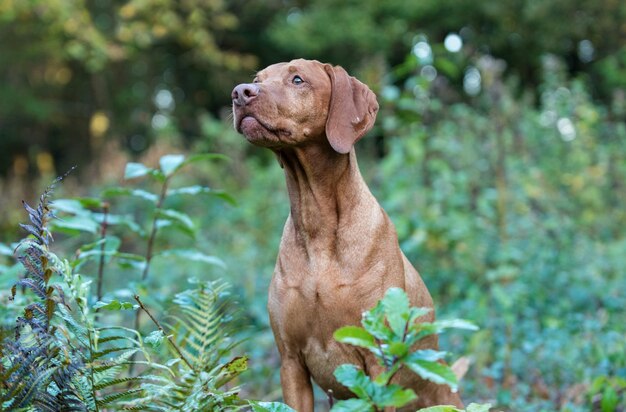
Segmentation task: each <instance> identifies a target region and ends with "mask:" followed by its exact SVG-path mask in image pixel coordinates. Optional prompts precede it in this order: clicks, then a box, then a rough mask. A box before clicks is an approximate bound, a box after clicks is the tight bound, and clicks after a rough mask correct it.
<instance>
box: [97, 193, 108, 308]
mask: <svg viewBox="0 0 626 412" xmlns="http://www.w3.org/2000/svg"><path fill="white" fill-rule="evenodd" d="M102 213H103V214H104V215H103V217H102V223H101V224H100V240H101V241H102V243H101V244H100V262H98V287H97V291H96V296H97V297H98V300H99V301H100V300H102V283H103V279H104V252H105V251H106V247H105V245H106V235H107V227H108V221H107V218H108V217H109V204H108V203H106V202H105V203H103V204H102ZM97 311H98V309H96V312H97Z"/></svg>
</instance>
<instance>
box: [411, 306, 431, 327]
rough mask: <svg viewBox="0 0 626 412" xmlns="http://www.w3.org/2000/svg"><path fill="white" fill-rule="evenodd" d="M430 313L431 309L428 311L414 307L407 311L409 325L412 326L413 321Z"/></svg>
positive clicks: (427, 309)
mask: <svg viewBox="0 0 626 412" xmlns="http://www.w3.org/2000/svg"><path fill="white" fill-rule="evenodd" d="M431 311H432V309H430V308H416V307H412V308H411V309H409V325H412V324H413V323H415V321H416V320H417V319H418V318H421V317H422V316H424V315H427V314H428V313H430V312H431Z"/></svg>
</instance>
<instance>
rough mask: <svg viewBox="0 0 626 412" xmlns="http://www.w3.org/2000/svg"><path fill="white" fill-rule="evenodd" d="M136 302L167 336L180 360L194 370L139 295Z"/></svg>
mask: <svg viewBox="0 0 626 412" xmlns="http://www.w3.org/2000/svg"><path fill="white" fill-rule="evenodd" d="M134 298H135V300H136V301H137V303H139V307H140V308H141V309H142V310H143V311H144V312H146V314H147V315H148V316H149V317H150V319H151V320H152V322H154V324H155V325H156V326H157V328H159V330H160V331H161V333H163V336H165V337H166V338H167V340H168V342H169V343H170V345H172V347H173V348H174V350H176V353H178V356H179V358H180V359H181V360H182V361H183V362H185V363H186V364H187V366H189V369H191V370H193V366H191V363H189V361H188V360H187V358H185V355H183V353H182V352H181V350H180V348H179V347H178V346H177V345H176V343H175V342H174V340H173V339H172V337H171V336H170V335H168V334H167V333H165V329H163V327H162V326H161V324H160V323H159V321H158V320H156V318H155V317H154V316H152V314H151V313H150V312H149V311H148V309H147V308H146V307H145V306H144V304H143V302H142V301H141V299H139V295H135V296H134Z"/></svg>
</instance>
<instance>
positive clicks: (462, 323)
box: [435, 319, 479, 331]
mask: <svg viewBox="0 0 626 412" xmlns="http://www.w3.org/2000/svg"><path fill="white" fill-rule="evenodd" d="M435 325H436V326H437V328H438V329H439V330H440V331H441V330H444V329H451V328H454V329H466V330H478V329H479V328H478V326H476V325H475V324H473V323H472V322H469V321H467V320H464V319H449V320H438V321H436V322H435Z"/></svg>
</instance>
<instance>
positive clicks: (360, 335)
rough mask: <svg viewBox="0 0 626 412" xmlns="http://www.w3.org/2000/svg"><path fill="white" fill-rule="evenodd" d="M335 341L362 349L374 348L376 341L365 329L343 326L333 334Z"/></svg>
mask: <svg viewBox="0 0 626 412" xmlns="http://www.w3.org/2000/svg"><path fill="white" fill-rule="evenodd" d="M333 337H334V338H335V340H336V341H338V342H341V343H348V344H350V345H354V346H360V347H362V348H368V349H369V348H375V347H376V341H375V339H374V337H373V336H372V335H370V334H369V333H368V332H367V331H366V330H365V329H363V328H360V327H358V326H344V327H342V328H339V329H337V330H336V331H335V333H334V334H333Z"/></svg>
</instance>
